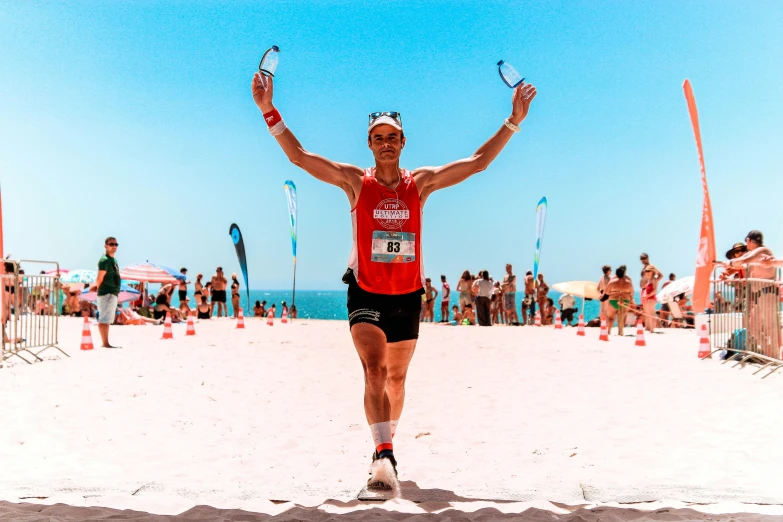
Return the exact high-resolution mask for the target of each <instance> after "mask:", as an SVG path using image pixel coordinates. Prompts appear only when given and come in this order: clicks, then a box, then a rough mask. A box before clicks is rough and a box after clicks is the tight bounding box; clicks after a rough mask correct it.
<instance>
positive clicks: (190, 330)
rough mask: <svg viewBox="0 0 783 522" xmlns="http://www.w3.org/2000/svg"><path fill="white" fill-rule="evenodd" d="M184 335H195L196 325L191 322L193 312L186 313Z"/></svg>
mask: <svg viewBox="0 0 783 522" xmlns="http://www.w3.org/2000/svg"><path fill="white" fill-rule="evenodd" d="M185 335H196V325H195V324H193V312H189V313H188V329H187V330H185Z"/></svg>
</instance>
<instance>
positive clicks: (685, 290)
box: [655, 276, 696, 303]
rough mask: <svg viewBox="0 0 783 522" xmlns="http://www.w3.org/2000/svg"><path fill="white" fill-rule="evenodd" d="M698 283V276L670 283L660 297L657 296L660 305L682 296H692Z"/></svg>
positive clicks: (659, 294) (661, 291) (660, 293)
mask: <svg viewBox="0 0 783 522" xmlns="http://www.w3.org/2000/svg"><path fill="white" fill-rule="evenodd" d="M695 282H696V276H688V277H683V278H682V279H677V280H676V281H674V282H672V283H669V284H668V285H666V286H665V287H664V288H662V289H661V290H660V291H659V292H658V295H656V296H655V298H656V299H658V302H659V303H668V302H670V301H672V300H674V298H675V297H677V296H678V295H680V294H685V295H691V294H693V285H694V283H695Z"/></svg>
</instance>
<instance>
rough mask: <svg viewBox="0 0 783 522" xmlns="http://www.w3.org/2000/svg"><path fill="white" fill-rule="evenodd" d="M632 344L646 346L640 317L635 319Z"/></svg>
mask: <svg viewBox="0 0 783 522" xmlns="http://www.w3.org/2000/svg"><path fill="white" fill-rule="evenodd" d="M634 346H647V342H645V340H644V323H642V320H641V319H639V320H638V321H636V343H635V344H634Z"/></svg>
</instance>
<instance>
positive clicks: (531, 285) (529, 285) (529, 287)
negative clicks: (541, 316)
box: [522, 270, 536, 324]
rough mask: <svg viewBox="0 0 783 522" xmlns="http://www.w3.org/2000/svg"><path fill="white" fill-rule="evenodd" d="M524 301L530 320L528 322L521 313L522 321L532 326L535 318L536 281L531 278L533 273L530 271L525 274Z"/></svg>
mask: <svg viewBox="0 0 783 522" xmlns="http://www.w3.org/2000/svg"><path fill="white" fill-rule="evenodd" d="M528 297H529V298H530V299H528ZM525 299H526V300H527V303H528V308H527V309H528V313H529V314H530V316H529V317H530V320H529V321H528V319H527V318H526V317H525V313H524V312H522V321H528V324H533V321H534V319H535V316H536V280H535V279H534V278H533V272H532V271H530V270H528V271H527V273H526V274H525Z"/></svg>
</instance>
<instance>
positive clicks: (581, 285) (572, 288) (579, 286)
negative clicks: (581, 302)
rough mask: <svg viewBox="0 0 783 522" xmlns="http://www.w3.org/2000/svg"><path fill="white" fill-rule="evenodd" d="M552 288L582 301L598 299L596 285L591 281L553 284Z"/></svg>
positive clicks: (599, 296)
mask: <svg viewBox="0 0 783 522" xmlns="http://www.w3.org/2000/svg"><path fill="white" fill-rule="evenodd" d="M552 288H554V289H555V290H557V291H558V292H561V293H563V294H571V295H573V296H576V297H581V298H582V299H600V298H601V294H600V293H599V292H598V284H597V283H594V282H593V281H566V282H564V283H555V284H553V285H552Z"/></svg>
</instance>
